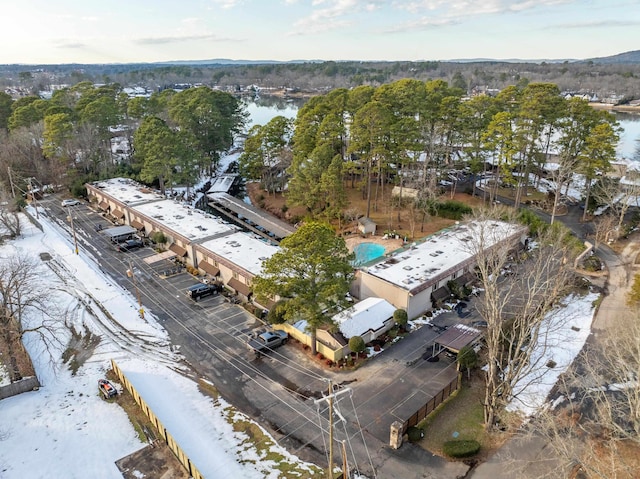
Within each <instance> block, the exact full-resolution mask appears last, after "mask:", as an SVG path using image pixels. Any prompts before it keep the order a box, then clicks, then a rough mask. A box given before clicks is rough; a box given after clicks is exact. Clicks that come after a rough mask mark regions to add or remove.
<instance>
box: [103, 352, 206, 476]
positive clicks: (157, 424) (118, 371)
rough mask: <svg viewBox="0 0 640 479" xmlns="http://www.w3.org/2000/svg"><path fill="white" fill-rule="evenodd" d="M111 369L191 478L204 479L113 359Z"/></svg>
mask: <svg viewBox="0 0 640 479" xmlns="http://www.w3.org/2000/svg"><path fill="white" fill-rule="evenodd" d="M111 367H112V368H113V372H114V373H115V374H116V376H118V379H119V380H120V382H121V383H122V385H123V386H124V387H125V388H127V391H129V393H130V394H131V396H133V399H135V401H136V402H137V403H138V405H139V406H140V409H142V412H144V413H145V414H146V415H147V417H148V418H149V420H150V421H151V423H152V424H153V425H154V426H155V427H156V429H157V430H158V432H159V433H160V435H161V436H162V437H163V438H164V441H165V442H166V443H167V446H169V449H171V451H173V453H174V454H175V455H176V457H177V458H178V460H179V461H180V462H181V463H182V465H183V466H184V468H185V469H186V470H187V471H188V472H189V474H190V475H191V477H192V478H193V479H204V476H203V475H202V474H201V473H200V471H198V469H197V468H196V466H195V465H194V464H193V463H192V462H191V460H190V459H189V457H188V456H187V454H186V453H185V452H184V451H183V450H182V448H181V447H180V446H179V445H178V443H177V442H176V441H175V439H174V438H173V436H172V435H171V433H169V431H167V428H166V427H164V425H163V424H162V422H160V419H158V417H157V416H156V415H155V414H154V412H153V411H152V410H151V408H150V407H149V406H148V405H147V403H146V402H145V400H144V399H142V397H141V396H140V394H138V391H136V389H135V388H134V387H133V384H131V383H130V382H129V380H128V379H127V378H126V376H125V375H124V373H123V372H122V370H121V369H120V368H119V367H118V365H117V364H116V362H115V361H114V360H113V359H112V360H111Z"/></svg>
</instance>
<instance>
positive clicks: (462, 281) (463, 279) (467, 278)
mask: <svg viewBox="0 0 640 479" xmlns="http://www.w3.org/2000/svg"><path fill="white" fill-rule="evenodd" d="M475 279H476V275H474V274H473V273H472V272H470V271H467V272H466V273H464V274H463V275H462V276H458V277H457V278H456V279H454V281H455V282H456V283H458V284H459V285H460V286H468V285H470V284H471V283H473V282H474V281H475Z"/></svg>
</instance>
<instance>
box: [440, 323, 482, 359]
mask: <svg viewBox="0 0 640 479" xmlns="http://www.w3.org/2000/svg"><path fill="white" fill-rule="evenodd" d="M481 335H482V332H481V331H480V330H479V329H476V328H472V327H470V326H465V325H464V324H455V325H454V326H453V327H451V328H449V329H447V330H446V331H445V332H444V333H442V334H441V335H440V336H439V337H438V338H437V339H436V344H437V345H439V346H441V347H443V348H445V349H448V350H449V351H451V352H454V353H456V354H457V353H459V352H460V350H461V349H462V348H464V347H465V346H469V345H470V344H474V343H475V342H477V341H478V339H480V336H481Z"/></svg>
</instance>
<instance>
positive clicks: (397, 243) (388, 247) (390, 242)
mask: <svg viewBox="0 0 640 479" xmlns="http://www.w3.org/2000/svg"><path fill="white" fill-rule="evenodd" d="M344 241H345V243H346V245H347V248H348V249H349V251H351V252H353V249H354V248H355V247H356V246H357V245H359V244H360V243H375V244H379V245H382V246H384V252H385V254H386V253H390V252H391V251H395V250H397V249H398V248H402V246H403V241H402V240H401V239H384V238H383V237H382V236H366V237H364V238H363V237H362V236H360V235H354V236H350V237H348V238H345V240H344Z"/></svg>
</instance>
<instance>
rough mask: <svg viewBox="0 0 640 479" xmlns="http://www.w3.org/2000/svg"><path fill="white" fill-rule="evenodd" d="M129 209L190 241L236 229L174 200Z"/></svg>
mask: <svg viewBox="0 0 640 479" xmlns="http://www.w3.org/2000/svg"><path fill="white" fill-rule="evenodd" d="M131 209H133V210H134V211H138V212H140V213H142V214H144V215H146V216H148V217H150V218H153V219H155V220H156V221H157V222H159V223H162V224H163V225H165V226H167V227H169V228H171V229H172V230H173V231H175V232H176V233H180V234H181V235H182V236H185V237H187V238H189V239H190V240H191V241H196V240H199V239H203V238H208V237H209V236H214V235H219V234H231V233H233V232H234V231H237V230H238V228H237V227H236V226H234V225H231V224H229V223H227V222H226V221H224V220H223V219H222V218H219V217H217V216H213V215H210V214H207V213H205V212H204V211H202V210H198V209H195V208H193V207H192V206H189V205H186V204H184V203H181V202H178V201H174V200H161V201H154V202H153V203H142V204H139V205H135V206H131Z"/></svg>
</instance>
